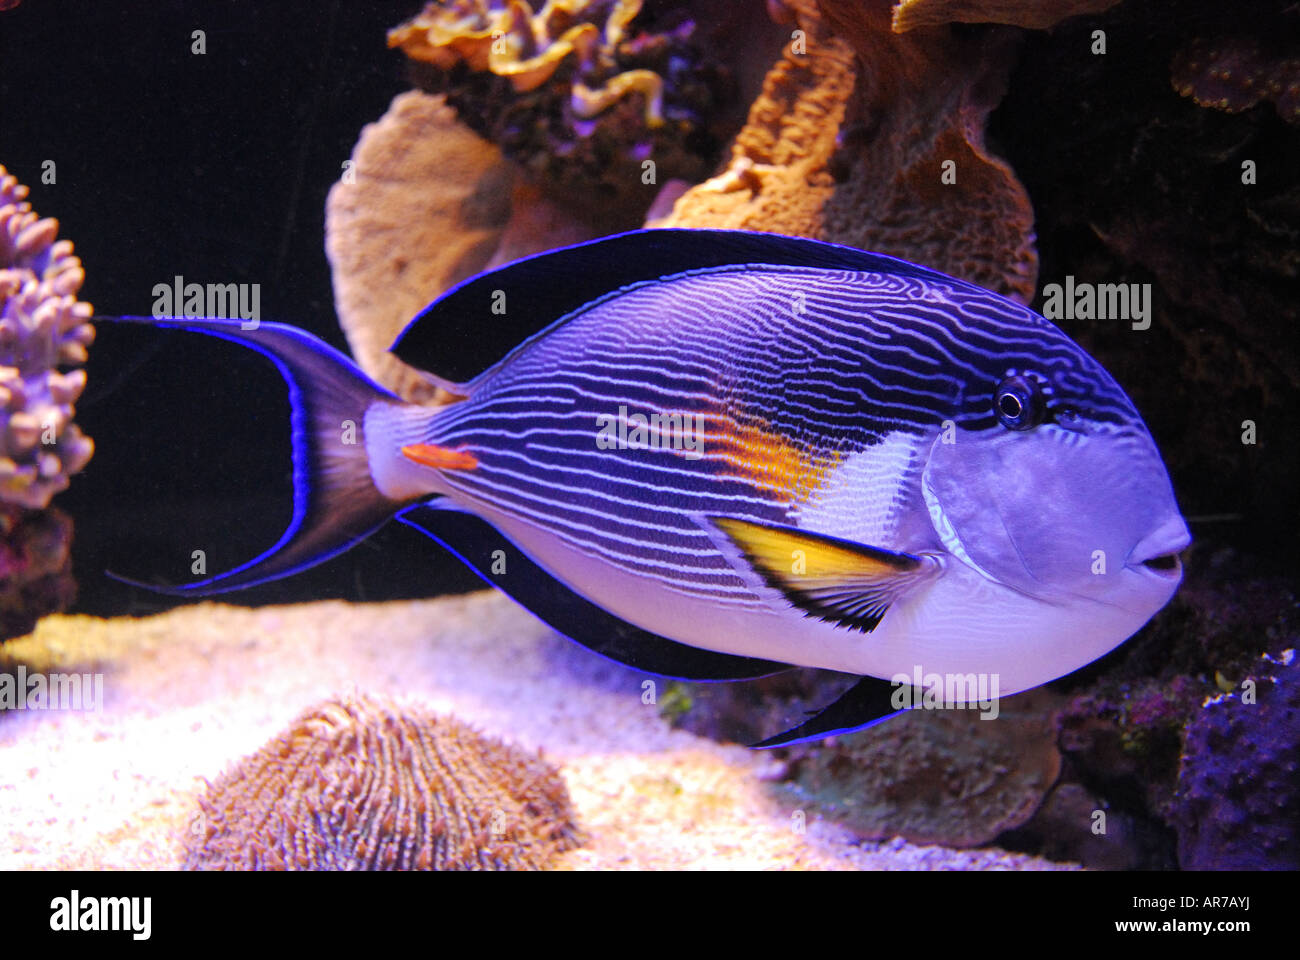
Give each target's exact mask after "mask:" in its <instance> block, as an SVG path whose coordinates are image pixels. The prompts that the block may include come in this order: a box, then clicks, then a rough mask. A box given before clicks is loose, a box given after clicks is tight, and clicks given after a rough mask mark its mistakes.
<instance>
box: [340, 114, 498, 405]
mask: <svg viewBox="0 0 1300 960" xmlns="http://www.w3.org/2000/svg"><path fill="white" fill-rule="evenodd" d="M351 162H352V166H351V168H350V169H349V170H348V172H347V173H346V174H345V175H344V177H343V179H342V180H341V181H340V182H339V183H336V184H335V185H334V187H333V188H332V189H331V190H330V194H329V199H328V201H327V202H326V208H325V221H326V233H325V250H326V253H327V254H328V255H329V260H330V265H331V267H332V268H333V278H334V300H335V303H336V304H337V308H338V313H339V319H340V321H341V324H342V327H343V332H344V333H345V334H346V335H347V338H348V343H349V345H350V346H351V347H352V353H353V355H354V356H355V357H356V359H357V362H358V363H359V364H360V365H361V368H362V369H363V370H365V371H366V373H368V374H369V375H370V376H371V377H373V378H374V379H375V380H376V381H378V382H379V383H381V384H383V385H384V386H386V387H388V389H390V390H392V391H393V392H395V393H397V394H399V395H401V396H403V397H405V398H406V399H408V400H416V401H419V400H426V399H428V398H430V397H431V396H433V386H432V385H431V384H429V383H428V382H427V381H425V380H424V379H423V378H422V377H421V376H420V375H419V374H418V373H417V372H416V371H414V370H412V369H411V368H409V367H407V366H406V365H405V364H403V363H402V362H401V361H400V360H398V359H397V358H396V357H395V356H393V355H392V354H390V353H389V352H388V348H389V347H390V346H392V344H393V341H394V340H395V339H397V335H398V334H399V333H401V331H402V329H403V328H404V327H405V326H406V324H407V323H408V322H409V321H410V319H411V318H412V317H413V316H415V315H416V314H417V313H419V311H420V310H422V309H423V308H424V307H425V306H426V305H427V304H428V303H429V301H430V300H432V299H433V298H434V297H435V296H437V295H438V294H439V293H442V292H443V291H444V290H446V289H447V288H448V287H450V286H452V285H453V284H455V283H458V282H459V281H461V280H464V279H465V278H466V277H469V276H471V275H473V274H475V273H477V272H478V271H479V270H481V269H483V267H484V266H486V265H487V262H488V260H489V259H490V258H491V256H492V253H493V251H495V250H496V248H497V244H498V243H499V242H500V238H501V232H502V230H504V229H505V225H506V221H507V220H508V219H509V216H510V194H511V188H512V184H513V182H514V180H515V172H514V170H513V168H512V166H511V165H510V164H509V163H508V162H507V161H506V160H505V159H503V158H502V156H501V151H500V150H498V149H497V148H496V147H494V146H492V145H491V144H489V143H486V142H485V141H483V140H481V139H479V138H478V137H477V136H475V135H474V134H473V133H471V132H470V131H469V130H468V129H466V128H465V127H464V126H462V125H461V124H460V123H459V122H457V120H456V114H455V111H453V110H452V109H451V108H450V107H448V106H447V104H446V102H445V101H444V100H443V98H441V97H431V96H429V95H427V94H424V93H419V92H411V93H404V94H401V95H400V96H398V97H397V98H396V99H394V100H393V103H392V106H391V107H390V108H389V110H388V113H386V114H385V115H384V116H383V118H381V119H380V120H379V121H378V122H376V123H372V124H369V125H368V126H367V127H366V128H365V130H363V131H362V134H361V139H360V140H359V141H358V143H357V146H356V149H355V150H354V151H353V154H352V161H351Z"/></svg>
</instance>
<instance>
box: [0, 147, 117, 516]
mask: <svg viewBox="0 0 1300 960" xmlns="http://www.w3.org/2000/svg"><path fill="white" fill-rule="evenodd" d="M26 197H27V188H26V187H25V186H23V185H22V184H20V183H19V182H18V181H17V179H16V178H15V177H13V176H11V175H10V174H9V172H8V171H7V170H5V168H4V167H3V166H0V500H3V501H6V502H8V503H10V504H14V505H17V506H20V507H29V508H33V509H44V508H45V507H47V506H48V505H49V502H50V498H51V497H52V496H54V494H56V493H58V492H59V491H60V490H63V489H64V488H65V487H67V485H68V477H69V476H70V475H71V474H74V473H76V472H77V471H78V470H80V469H81V468H82V467H84V466H85V465H86V461H87V460H89V459H90V455H91V453H92V452H93V451H94V444H93V443H92V442H91V440H90V438H89V437H86V436H84V435H83V434H82V432H81V431H80V430H78V429H77V427H76V425H75V424H74V423H73V422H72V415H73V404H74V403H75V402H76V400H77V398H78V397H79V396H80V395H81V391H82V390H83V389H85V386H86V374H85V371H83V370H72V371H70V372H68V373H61V372H60V371H59V369H58V368H59V367H60V366H68V365H73V364H80V363H83V362H85V360H86V348H87V347H88V346H89V345H90V343H91V341H92V340H93V339H94V336H95V330H94V328H93V327H92V326H91V325H90V322H89V321H90V315H91V306H90V304H88V303H83V302H81V301H79V300H78V299H77V296H76V294H77V291H78V290H80V289H81V284H82V281H84V280H85V273H84V272H83V271H82V269H81V261H80V260H79V259H78V258H77V257H75V256H73V254H72V244H71V243H70V242H68V241H67V240H58V241H56V240H55V237H56V236H57V234H58V231H59V223H58V221H57V220H53V219H50V218H46V219H43V220H42V219H40V218H39V217H37V215H36V214H35V213H34V212H33V211H32V206H31V204H30V203H27V202H26Z"/></svg>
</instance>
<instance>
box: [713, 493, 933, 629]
mask: <svg viewBox="0 0 1300 960" xmlns="http://www.w3.org/2000/svg"><path fill="white" fill-rule="evenodd" d="M709 519H710V521H711V522H712V524H713V525H714V526H715V527H716V528H717V529H718V530H720V531H721V532H722V533H723V534H724V535H725V536H726V538H727V539H728V540H729V541H730V542H731V543H732V544H733V545H734V546H735V548H736V550H737V551H739V553H740V556H741V557H742V558H743V559H744V561H745V562H746V563H747V564H748V565H749V567H750V568H751V569H752V570H753V571H754V572H755V573H757V574H758V575H759V576H760V577H761V578H762V579H763V581H764V582H765V583H767V585H768V586H769V587H772V588H773V589H775V590H778V591H780V592H781V594H782V595H784V596H785V598H786V599H787V600H789V601H790V603H792V604H794V605H795V606H796V607H798V608H799V609H801V610H802V611H803V612H804V616H809V617H818V618H820V619H822V620H825V621H828V622H832V623H837V624H839V625H841V626H844V627H847V628H849V629H853V630H861V631H862V632H863V633H870V632H871V631H872V630H874V629H875V628H876V625H877V624H879V623H880V621H881V619H882V618H883V617H884V616H885V613H886V611H888V609H889V606H890V604H892V603H894V602H895V601H896V600H898V598H899V597H901V596H902V595H904V594H905V593H907V592H908V591H909V590H912V589H914V588H915V587H916V586H917V585H918V584H920V583H923V582H925V581H926V580H928V579H930V577H932V576H934V575H935V574H936V573H937V572H938V569H939V566H938V562H937V561H936V560H935V559H934V558H932V557H916V556H913V555H912V554H910V553H899V552H897V551H893V550H882V549H880V548H879V547H871V546H868V545H866V544H862V543H854V542H852V541H849V540H840V539H837V538H835V537H827V536H823V535H822V534H819V533H811V532H809V531H807V530H800V529H798V528H796V527H781V526H772V525H769V524H763V523H753V522H751V521H748V520H738V519H735V518H734V517H711V518H709Z"/></svg>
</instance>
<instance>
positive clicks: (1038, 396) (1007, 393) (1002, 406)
mask: <svg viewBox="0 0 1300 960" xmlns="http://www.w3.org/2000/svg"><path fill="white" fill-rule="evenodd" d="M993 410H994V412H995V413H996V414H997V416H998V422H999V423H1001V424H1002V426H1004V427H1006V428H1007V429H1008V430H1032V429H1033V428H1034V427H1036V426H1038V424H1040V423H1041V422H1042V420H1043V394H1042V390H1041V389H1040V388H1039V386H1038V384H1036V383H1035V382H1034V381H1032V380H1030V379H1029V378H1027V377H1024V376H1021V375H1019V374H1013V375H1011V376H1009V377H1007V378H1006V379H1005V380H1003V381H1002V382H1001V383H999V384H998V389H997V391H996V392H995V393H994V394H993Z"/></svg>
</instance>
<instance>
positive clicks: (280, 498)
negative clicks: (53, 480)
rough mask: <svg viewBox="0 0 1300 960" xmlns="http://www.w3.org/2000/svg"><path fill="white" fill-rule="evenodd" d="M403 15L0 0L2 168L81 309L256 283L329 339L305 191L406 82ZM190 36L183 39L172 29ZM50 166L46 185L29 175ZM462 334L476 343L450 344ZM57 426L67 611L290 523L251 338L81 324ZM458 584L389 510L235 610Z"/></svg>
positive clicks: (125, 604) (115, 599)
mask: <svg viewBox="0 0 1300 960" xmlns="http://www.w3.org/2000/svg"><path fill="white" fill-rule="evenodd" d="M417 8H418V4H413V3H411V2H410V0H406V2H387V0H382V2H376V0H366V2H364V3H357V2H345V0H328V2H320V0H309V2H303V0H298V2H276V3H243V2H213V0H203V2H194V0H168V2H150V3H118V2H99V0H97V2H93V3H90V2H84V0H83V2H45V0H42V2H32V0H29V2H26V3H22V4H20V5H19V6H18V7H17V8H15V9H12V10H9V11H7V12H0V65H2V66H0V163H3V164H5V165H6V166H7V167H8V168H9V170H10V172H11V173H13V174H15V175H16V176H17V177H18V178H19V180H20V181H21V182H23V183H26V184H27V185H28V186H29V187H30V188H31V195H30V197H29V199H30V200H31V202H32V205H33V208H34V209H35V210H36V211H37V212H38V213H40V214H41V215H42V216H54V217H57V218H58V219H59V221H60V225H61V229H60V236H61V237H62V238H66V239H70V240H72V241H73V243H74V244H75V245H76V252H77V254H78V255H79V256H80V257H81V259H82V262H83V264H84V266H85V269H86V283H85V286H84V287H83V288H82V292H81V297H82V299H85V300H88V301H89V302H91V303H92V304H94V306H95V310H96V312H97V313H100V314H130V313H137V314H148V313H149V312H150V310H151V307H152V303H153V299H154V298H153V292H152V291H153V287H154V285H155V284H157V283H171V281H172V278H173V277H174V276H175V275H177V274H180V275H182V276H183V277H184V278H185V279H186V281H187V282H190V281H193V282H198V283H247V284H253V283H256V284H260V285H261V316H262V319H264V320H275V321H283V322H286V323H291V324H295V325H297V326H300V327H303V328H305V329H307V330H310V331H311V332H313V333H315V334H317V335H318V336H320V337H323V338H324V339H325V340H327V341H328V342H330V343H331V344H333V345H334V346H336V347H339V348H341V349H344V350H346V343H345V341H344V338H343V335H342V333H341V332H340V330H339V328H338V322H337V319H336V317H335V314H334V306H333V291H332V288H331V285H330V273H329V264H328V262H327V260H326V258H325V250H324V239H325V223H324V218H325V196H326V194H327V192H328V191H329V188H330V186H331V185H332V184H333V183H334V182H335V181H336V180H337V179H338V178H339V175H340V172H341V169H342V164H343V162H344V161H345V160H346V159H347V158H348V157H349V155H350V154H351V151H352V148H353V146H354V144H355V143H356V140H357V137H358V135H359V133H360V131H361V128H362V127H363V126H364V125H365V124H366V123H369V122H372V121H374V120H377V119H378V118H379V117H380V116H381V115H382V114H383V113H384V111H385V110H386V109H387V106H388V103H389V101H390V100H391V99H392V97H393V96H394V95H396V94H398V93H400V92H402V91H403V90H406V89H409V86H410V85H409V83H408V82H407V78H406V71H407V64H406V58H405V57H404V56H403V55H402V54H401V53H400V52H398V51H388V50H387V49H386V45H385V31H386V30H387V29H388V28H389V27H391V26H394V25H396V24H398V23H400V22H401V21H402V20H404V19H406V18H407V17H409V16H410V15H412V13H414V12H415V10H416V9H417ZM197 29H202V30H204V31H206V35H207V38H206V39H207V52H206V54H205V55H202V56H198V55H195V54H193V53H191V44H192V40H191V34H192V31H194V30H197ZM45 160H53V161H54V162H55V163H56V165H57V168H56V171H57V182H56V183H55V184H52V185H43V184H41V182H40V180H41V170H42V166H41V165H42V163H43V162H44V161H45ZM464 346H465V347H466V348H467V349H471V350H476V349H480V348H481V349H489V350H490V349H491V345H490V344H488V343H484V344H466V345H464ZM87 374H88V377H89V386H88V387H87V390H86V393H85V394H84V396H83V398H82V400H81V402H80V403H79V404H78V409H77V422H78V423H79V424H80V426H81V427H82V429H83V430H84V431H85V432H86V433H87V434H88V435H89V436H91V437H92V438H94V440H95V444H96V453H95V456H94V459H93V460H92V461H91V462H90V464H89V465H88V466H87V468H86V470H85V471H84V472H83V473H82V474H80V475H78V476H76V477H75V478H74V480H73V483H72V486H71V487H70V488H69V489H68V490H67V491H66V492H64V493H63V494H61V495H60V496H59V497H58V498H57V499H56V501H55V502H56V505H57V506H59V507H61V508H62V509H63V510H65V511H67V512H68V513H69V514H71V515H72V517H73V518H74V520H75V523H76V535H75V541H74V548H73V555H74V564H75V574H76V577H77V579H78V581H79V584H80V597H79V600H78V603H77V605H76V608H75V609H77V610H79V611H82V612H87V613H95V614H102V615H110V614H116V613H128V612H133V613H145V612H149V611H150V610H155V609H161V608H163V607H167V606H171V605H173V604H174V603H175V601H173V600H171V599H170V598H167V597H160V596H157V595H154V594H151V593H149V592H147V591H142V590H138V589H135V588H131V587H128V586H124V585H122V584H120V583H117V582H115V581H112V580H109V579H107V578H106V577H105V576H104V570H105V569H112V570H115V571H118V572H120V573H122V574H125V575H128V576H131V577H134V578H138V579H144V580H150V579H154V578H157V579H159V580H164V581H168V582H184V581H185V580H188V579H190V574H189V564H190V560H189V557H190V554H191V551H193V550H196V549H203V550H205V551H206V553H207V560H208V571H209V573H212V572H216V571H219V570H223V569H226V568H228V567H230V566H233V565H236V564H238V563H241V562H243V561H244V560H246V559H248V558H249V557H251V556H253V555H255V554H256V553H258V552H260V551H261V550H262V549H265V548H266V547H268V546H270V545H271V544H272V543H274V542H275V541H276V539H277V538H278V537H279V535H280V532H281V530H283V528H284V526H285V524H286V523H287V521H288V518H289V501H288V496H289V486H288V478H289V461H288V447H287V438H288V420H287V409H288V405H287V402H286V392H285V388H284V386H283V383H282V382H281V381H280V379H279V377H278V375H276V373H275V372H274V370H273V369H272V368H271V366H270V364H269V363H268V362H266V361H265V360H263V359H262V358H261V357H260V356H258V355H257V354H254V353H251V352H249V351H245V350H242V349H240V348H238V347H236V346H234V345H231V344H227V343H224V342H222V341H217V340H213V339H211V338H208V337H199V336H194V335H187V334H182V333H176V332H157V331H150V330H143V329H137V328H129V327H122V326H118V325H113V324H109V323H103V324H99V325H98V339H97V341H96V343H95V344H94V346H93V347H92V348H91V351H90V361H89V363H88V364H87ZM477 584H478V581H477V580H476V579H475V578H474V577H473V576H472V575H471V574H469V573H468V572H466V571H464V570H463V569H462V568H461V567H460V566H459V564H458V563H456V561H454V560H453V559H452V558H450V557H448V556H446V555H444V554H442V553H441V552H440V551H439V550H438V549H437V548H436V547H435V546H434V545H433V544H432V543H430V542H429V541H427V540H425V539H424V538H423V537H421V536H420V535H419V534H417V533H415V532H414V531H411V530H408V529H406V528H404V527H400V526H398V525H396V524H393V525H390V526H389V527H387V528H385V529H384V530H382V531H380V532H379V533H378V534H376V535H375V536H373V537H372V538H371V539H370V540H369V541H367V542H366V543H364V544H362V545H361V546H359V547H358V548H356V549H354V550H353V551H351V552H350V553H348V554H345V555H344V556H342V557H339V558H336V559H335V560H333V561H331V562H330V563H328V564H326V565H325V566H323V567H320V568H317V569H315V570H313V571H310V572H308V573H306V574H303V575H300V576H297V577H293V578H290V579H287V580H283V581H279V582H277V583H274V584H268V585H265V586H262V587H257V588H253V589H251V590H247V591H241V592H238V593H231V594H228V595H225V597H224V598H223V599H225V600H228V601H230V602H234V603H240V604H250V605H256V604H262V603H268V602H289V601H294V600H308V599H318V598H326V597H346V598H350V599H357V600H360V599H365V600H375V599H383V598H391V597H400V596H422V595H428V594H430V593H436V592H441V591H444V590H460V589H467V588H470V587H473V586H475V585H477Z"/></svg>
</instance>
